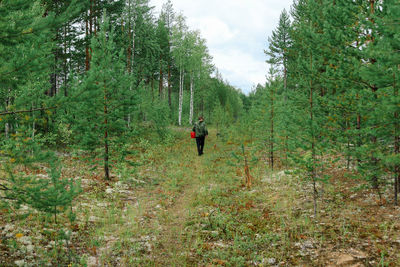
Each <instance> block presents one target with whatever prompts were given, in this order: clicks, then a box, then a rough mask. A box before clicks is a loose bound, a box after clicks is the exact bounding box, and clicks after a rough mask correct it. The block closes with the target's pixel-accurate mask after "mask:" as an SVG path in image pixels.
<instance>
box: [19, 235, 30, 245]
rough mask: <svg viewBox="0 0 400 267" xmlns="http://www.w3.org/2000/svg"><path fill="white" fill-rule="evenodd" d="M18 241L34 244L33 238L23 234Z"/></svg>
mask: <svg viewBox="0 0 400 267" xmlns="http://www.w3.org/2000/svg"><path fill="white" fill-rule="evenodd" d="M18 241H19V242H21V243H22V244H24V245H25V246H29V245H32V240H31V238H30V237H29V236H22V237H21V238H19V239H18Z"/></svg>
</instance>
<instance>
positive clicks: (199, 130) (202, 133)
mask: <svg viewBox="0 0 400 267" xmlns="http://www.w3.org/2000/svg"><path fill="white" fill-rule="evenodd" d="M192 131H193V132H195V133H196V144H197V152H198V153H199V156H201V155H203V148H204V141H205V139H206V137H207V136H208V131H207V127H206V123H205V122H204V118H203V116H200V117H199V121H197V122H196V123H195V124H194V126H193V129H192Z"/></svg>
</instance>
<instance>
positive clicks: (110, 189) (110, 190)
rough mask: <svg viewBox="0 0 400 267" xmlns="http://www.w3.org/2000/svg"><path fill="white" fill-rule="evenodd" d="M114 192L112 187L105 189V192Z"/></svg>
mask: <svg viewBox="0 0 400 267" xmlns="http://www.w3.org/2000/svg"><path fill="white" fill-rule="evenodd" d="M113 192H114V189H112V188H110V187H108V188H107V189H106V194H112V193H113Z"/></svg>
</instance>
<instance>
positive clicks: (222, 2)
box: [150, 0, 293, 94]
mask: <svg viewBox="0 0 400 267" xmlns="http://www.w3.org/2000/svg"><path fill="white" fill-rule="evenodd" d="M166 1H167V0H150V4H151V5H152V6H154V7H155V12H156V13H157V14H158V13H159V12H160V10H161V7H162V5H163V3H165V2H166ZM171 2H172V5H173V8H174V11H175V12H176V13H178V12H182V14H183V15H184V16H185V17H186V22H187V25H188V26H189V28H190V29H191V30H200V32H201V36H202V37H203V38H204V39H206V40H207V47H208V48H209V52H210V55H211V56H212V57H213V63H214V65H215V66H216V67H217V68H218V70H219V72H220V73H221V75H222V77H223V79H224V80H226V81H228V83H229V84H230V85H232V86H235V87H236V88H238V89H241V90H242V91H243V93H245V94H248V93H249V92H250V91H251V90H252V88H253V87H255V86H256V85H257V84H258V83H260V84H264V83H265V81H266V78H265V76H266V74H267V71H268V66H267V63H266V62H265V61H266V59H267V57H266V55H265V54H264V50H265V49H267V47H268V36H270V35H271V33H272V31H273V30H274V29H275V28H276V27H277V25H278V22H279V16H280V14H281V12H282V10H283V9H284V8H285V9H286V10H287V11H289V10H290V6H291V4H292V3H293V0H171Z"/></svg>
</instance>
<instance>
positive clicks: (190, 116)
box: [189, 72, 194, 125]
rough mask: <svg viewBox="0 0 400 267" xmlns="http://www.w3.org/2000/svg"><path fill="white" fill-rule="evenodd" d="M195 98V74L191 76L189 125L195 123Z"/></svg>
mask: <svg viewBox="0 0 400 267" xmlns="http://www.w3.org/2000/svg"><path fill="white" fill-rule="evenodd" d="M193 98H194V88H193V72H192V74H191V76H190V114H189V125H192V122H193Z"/></svg>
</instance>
